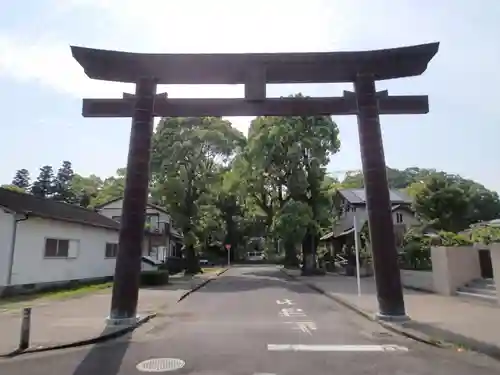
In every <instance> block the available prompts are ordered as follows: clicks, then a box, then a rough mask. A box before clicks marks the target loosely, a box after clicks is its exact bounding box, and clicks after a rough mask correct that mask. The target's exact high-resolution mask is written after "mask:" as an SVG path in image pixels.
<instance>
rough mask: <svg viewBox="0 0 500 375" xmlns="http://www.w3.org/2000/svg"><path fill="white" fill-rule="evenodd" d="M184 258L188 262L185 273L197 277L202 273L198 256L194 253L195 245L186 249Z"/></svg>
mask: <svg viewBox="0 0 500 375" xmlns="http://www.w3.org/2000/svg"><path fill="white" fill-rule="evenodd" d="M184 256H185V260H186V265H185V273H186V274H189V275H195V274H197V273H201V272H202V271H201V267H200V262H199V261H198V256H197V255H196V252H195V251H194V246H193V245H187V246H186V248H185V249H184Z"/></svg>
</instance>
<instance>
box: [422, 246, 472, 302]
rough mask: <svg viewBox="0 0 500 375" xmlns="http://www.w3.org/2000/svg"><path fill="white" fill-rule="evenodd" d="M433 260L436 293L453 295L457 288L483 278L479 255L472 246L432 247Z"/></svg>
mask: <svg viewBox="0 0 500 375" xmlns="http://www.w3.org/2000/svg"><path fill="white" fill-rule="evenodd" d="M431 259H432V271H433V278H434V290H435V291H436V293H439V294H443V295H453V294H455V292H456V290H457V288H459V287H461V286H463V285H465V284H467V283H468V282H470V281H472V280H474V279H477V278H480V277H481V269H480V266H479V255H478V252H477V250H476V249H474V248H473V247H472V246H459V247H445V246H439V247H432V248H431Z"/></svg>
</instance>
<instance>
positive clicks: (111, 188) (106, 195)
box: [90, 168, 126, 206]
mask: <svg viewBox="0 0 500 375" xmlns="http://www.w3.org/2000/svg"><path fill="white" fill-rule="evenodd" d="M125 174H126V169H125V168H119V169H117V170H116V175H115V176H111V177H108V178H105V179H104V181H103V182H102V184H101V186H100V188H99V189H98V191H97V194H96V195H93V194H90V196H91V197H92V198H91V204H90V205H91V206H98V205H100V204H103V203H106V202H109V201H110V200H113V199H116V198H122V197H123V194H124V192H125ZM95 182H96V181H94V182H93V183H95Z"/></svg>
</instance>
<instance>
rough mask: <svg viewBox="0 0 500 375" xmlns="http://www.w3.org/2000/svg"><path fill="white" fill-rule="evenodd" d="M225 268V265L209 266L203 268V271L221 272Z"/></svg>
mask: <svg viewBox="0 0 500 375" xmlns="http://www.w3.org/2000/svg"><path fill="white" fill-rule="evenodd" d="M223 269H224V267H209V268H202V269H201V270H202V271H203V273H208V274H210V273H217V272H220V271H222V270H223Z"/></svg>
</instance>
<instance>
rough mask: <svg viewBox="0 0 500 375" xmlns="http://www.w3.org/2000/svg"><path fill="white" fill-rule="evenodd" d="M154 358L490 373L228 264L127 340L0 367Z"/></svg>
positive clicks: (21, 373)
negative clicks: (223, 270) (202, 285)
mask: <svg viewBox="0 0 500 375" xmlns="http://www.w3.org/2000/svg"><path fill="white" fill-rule="evenodd" d="M159 358H173V359H178V360H182V361H183V363H182V362H181V361H175V362H172V361H171V362H168V363H169V364H170V365H176V364H178V365H179V366H180V365H182V364H184V366H183V367H182V368H181V369H178V370H175V371H171V372H167V373H172V374H192V375H194V374H197V375H202V374H203V375H215V374H220V375H239V374H241V375H247V374H248V375H253V374H261V375H262V374H267V375H270V374H276V375H305V374H308V375H309V374H310V375H314V374H324V375H327V374H328V375H329V374H352V375H359V374H372V375H374V374H384V375H386V374H405V375H406V374H422V375H423V374H429V375H431V374H432V375H435V374H453V375H470V374H474V375H486V374H488V375H489V374H498V373H500V366H499V363H498V362H496V361H494V360H492V359H489V358H487V357H484V356H481V355H477V354H473V353H466V352H462V353H458V352H453V351H449V350H442V349H436V348H432V347H429V346H427V345H424V344H420V343H416V342H414V341H412V340H410V339H407V338H403V337H400V336H398V335H396V334H393V333H390V332H388V331H386V330H384V329H382V328H381V327H380V326H379V325H378V324H376V323H373V322H369V321H367V320H365V319H364V318H361V317H358V316H357V315H355V314H353V313H352V312H350V311H349V310H346V309H345V308H344V307H342V306H339V305H337V304H335V303H334V302H333V301H331V300H329V299H328V298H326V297H325V296H322V295H320V294H317V293H316V292H314V291H312V290H311V289H309V288H308V287H307V286H305V285H303V284H301V283H300V282H297V281H291V280H289V279H287V278H286V277H285V276H284V275H283V274H282V273H281V272H280V271H279V270H277V269H276V268H275V267H269V266H263V267H262V266H259V267H235V268H232V269H231V270H229V271H228V272H226V273H225V274H224V275H223V276H221V277H220V278H219V279H217V280H215V281H212V282H211V283H209V284H207V285H206V286H205V287H204V288H202V289H200V290H199V291H197V292H195V293H193V294H192V295H191V296H189V297H188V298H186V299H185V300H184V301H182V302H181V303H179V304H178V305H176V306H175V307H174V308H170V309H169V310H168V311H165V312H164V313H162V314H160V315H159V316H158V317H157V318H155V319H153V320H152V321H151V322H149V323H147V324H145V325H144V326H142V327H141V328H139V329H138V330H136V331H135V332H134V333H133V334H132V335H130V336H128V337H124V338H121V339H119V340H116V341H112V342H109V343H106V344H102V345H96V346H91V347H85V348H75V349H69V350H64V351H54V352H47V353H40V354H32V355H25V356H20V357H17V358H15V359H10V360H3V361H0V373H1V374H8V375H49V374H50V375H53V374H56V373H57V374H59V375H65V374H72V375H117V374H121V375H138V374H140V373H141V372H140V371H139V370H138V369H137V365H138V364H139V363H141V362H142V361H145V360H149V359H159ZM156 365H162V366H165V365H166V364H165V363H160V361H155V362H153V363H150V364H149V366H150V367H149V368H153V367H155V366H156ZM146 366H148V365H146Z"/></svg>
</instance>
